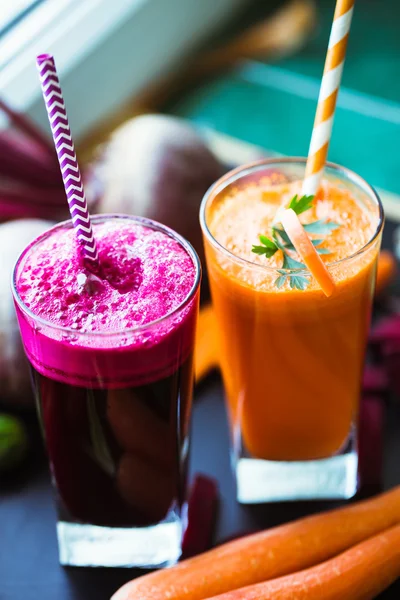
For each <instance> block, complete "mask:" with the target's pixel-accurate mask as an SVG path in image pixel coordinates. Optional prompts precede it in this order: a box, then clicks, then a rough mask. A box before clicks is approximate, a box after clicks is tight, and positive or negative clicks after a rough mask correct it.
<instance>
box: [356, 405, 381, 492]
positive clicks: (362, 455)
mask: <svg viewBox="0 0 400 600" xmlns="http://www.w3.org/2000/svg"><path fill="white" fill-rule="evenodd" d="M383 419H384V404H383V402H382V399H381V398H380V397H379V396H373V395H371V396H370V395H367V396H364V397H363V398H362V401H361V408H360V419H359V466H358V472H359V476H360V484H361V489H362V490H366V489H368V490H370V491H372V490H378V489H380V488H381V487H382V461H383Z"/></svg>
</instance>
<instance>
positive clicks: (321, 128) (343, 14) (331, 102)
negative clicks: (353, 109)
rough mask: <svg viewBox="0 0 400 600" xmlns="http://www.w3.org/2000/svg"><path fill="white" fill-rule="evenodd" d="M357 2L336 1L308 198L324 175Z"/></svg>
mask: <svg viewBox="0 0 400 600" xmlns="http://www.w3.org/2000/svg"><path fill="white" fill-rule="evenodd" d="M354 2H355V0H337V2H336V9H335V15H334V17H333V23H332V29H331V35H330V38H329V46H328V53H327V55H326V60H325V67H324V74H323V76H322V81H321V88H320V91H319V97H318V105H317V112H316V114H315V121H314V127H313V132H312V135H311V142H310V149H309V151H308V158H307V166H306V173H305V177H304V182H303V189H302V192H303V194H306V195H308V196H311V195H315V194H316V193H317V191H318V188H319V185H320V182H321V178H322V174H323V172H324V166H325V162H326V158H327V155H328V148H329V142H330V139H331V134H332V125H333V118H334V116H335V108H336V100H337V96H338V92H339V86H340V80H341V78H342V72H343V66H344V60H345V57H346V47H347V40H348V39H349V31H350V25H351V18H352V16H353V7H354Z"/></svg>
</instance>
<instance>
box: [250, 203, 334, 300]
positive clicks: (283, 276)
mask: <svg viewBox="0 0 400 600" xmlns="http://www.w3.org/2000/svg"><path fill="white" fill-rule="evenodd" d="M313 200H314V196H301V197H300V198H299V197H298V195H297V194H296V195H295V196H294V197H293V198H292V199H291V201H290V203H289V206H288V208H292V209H293V210H294V212H295V213H296V214H297V215H300V214H302V213H303V212H306V211H307V210H309V209H310V208H311V207H312V203H313ZM303 227H304V229H305V230H306V231H307V233H311V234H315V235H320V236H324V235H328V234H329V233H331V231H334V230H335V229H337V228H338V227H340V225H339V224H338V223H334V222H333V221H327V220H326V219H319V220H317V221H313V222H311V223H306V224H305V225H303ZM259 240H260V242H261V245H254V246H253V247H252V252H254V253H255V254H258V255H260V256H265V257H266V258H271V257H272V256H274V254H275V253H276V252H277V251H278V250H281V251H282V253H283V262H282V269H278V273H279V277H278V278H277V279H276V281H275V285H276V287H278V288H281V287H282V286H283V285H284V284H285V283H286V280H287V278H288V277H289V282H290V287H291V288H292V289H298V290H305V289H306V287H307V286H308V285H309V283H310V279H309V277H308V276H305V275H301V274H299V275H290V276H289V275H288V274H287V270H294V269H305V268H306V265H305V264H304V263H302V262H300V261H298V260H295V259H294V258H292V257H291V256H290V255H289V254H288V251H296V249H295V247H294V246H293V244H292V242H291V241H290V238H289V236H288V234H287V233H286V231H285V230H284V228H283V227H282V225H280V224H279V223H277V224H276V225H273V227H272V239H271V238H269V237H267V236H266V235H260V236H259ZM323 241H324V239H323V237H322V238H315V239H311V243H312V244H313V245H314V246H315V249H316V251H317V252H318V254H330V250H329V249H328V248H321V247H320V246H321V244H322V242H323Z"/></svg>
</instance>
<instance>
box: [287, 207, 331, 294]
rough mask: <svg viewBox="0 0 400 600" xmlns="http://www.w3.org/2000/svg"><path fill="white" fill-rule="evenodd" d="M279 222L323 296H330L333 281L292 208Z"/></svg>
mask: <svg viewBox="0 0 400 600" xmlns="http://www.w3.org/2000/svg"><path fill="white" fill-rule="evenodd" d="M281 223H282V225H283V227H284V229H285V231H286V233H287V234H288V236H289V239H290V241H291V242H292V244H293V246H294V247H295V248H296V250H297V253H298V255H299V256H300V258H301V260H302V261H303V262H304V264H305V265H306V267H307V268H308V270H309V271H310V273H311V274H312V275H313V276H314V277H315V279H316V280H317V281H318V283H319V285H320V286H321V288H322V291H323V292H324V294H325V296H331V295H332V292H333V291H334V289H335V282H334V281H333V279H332V276H331V274H330V273H329V271H328V269H327V268H326V266H325V264H324V263H323V262H322V260H321V257H320V255H319V254H318V252H317V251H316V249H315V248H314V246H313V244H312V243H311V240H310V238H309V237H308V235H307V232H306V230H305V229H304V227H303V225H302V224H301V223H300V220H299V217H298V216H297V215H296V213H295V212H294V210H293V209H291V208H288V209H287V210H285V211H284V212H283V213H282V215H281Z"/></svg>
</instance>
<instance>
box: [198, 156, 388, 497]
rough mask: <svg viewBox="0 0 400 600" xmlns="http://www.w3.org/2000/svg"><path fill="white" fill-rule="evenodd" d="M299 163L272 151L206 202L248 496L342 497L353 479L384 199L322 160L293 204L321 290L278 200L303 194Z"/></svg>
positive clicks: (227, 377) (242, 489) (238, 458)
mask: <svg viewBox="0 0 400 600" xmlns="http://www.w3.org/2000/svg"><path fill="white" fill-rule="evenodd" d="M305 164H306V161H305V159H290V158H289V159H273V160H266V161H262V162H260V163H256V164H252V165H249V166H244V167H241V168H239V169H236V170H234V171H232V172H231V173H228V175H226V176H225V177H223V178H222V179H220V180H219V181H217V183H216V184H215V185H214V186H213V187H212V188H211V189H210V190H209V191H208V193H207V195H206V197H205V198H204V200H203V204H202V207H201V225H202V229H203V234H204V241H205V249H206V260H207V267H208V273H209V278H210V286H211V293H212V300H213V305H214V309H215V313H216V317H217V322H218V329H219V339H220V357H221V365H222V373H223V378H224V383H225V390H226V397H227V405H228V412H229V417H230V424H231V434H232V435H231V437H232V458H233V463H234V468H235V472H236V479H237V494H238V499H239V501H240V502H244V503H252V502H268V501H277V500H295V499H314V498H349V497H350V496H352V495H354V494H355V492H356V490H357V466H358V457H357V419H358V407H359V397H360V387H361V375H362V370H363V363H364V354H365V348H366V341H367V333H368V327H369V323H370V314H371V304H372V296H373V291H374V284H375V271H376V264H377V257H378V252H379V247H380V242H381V233H382V225H383V213H382V205H381V202H380V200H379V198H378V196H377V194H376V192H375V191H374V190H373V189H372V188H371V187H370V186H369V185H368V184H367V183H366V182H365V181H364V180H363V179H362V178H361V177H359V176H358V175H356V174H355V173H352V172H351V171H349V170H347V169H344V168H342V167H339V166H337V165H333V164H327V166H326V168H325V175H324V179H323V182H322V186H321V189H320V191H319V192H318V194H317V196H316V197H315V198H313V199H312V200H311V201H310V200H309V201H308V202H309V204H310V206H309V208H307V209H306V210H304V211H303V212H301V213H300V212H299V218H300V220H301V221H302V223H303V225H304V226H305V228H306V231H307V233H308V235H309V237H310V239H312V241H313V244H314V246H315V248H316V249H317V250H318V252H319V254H320V257H321V259H322V260H323V262H324V263H325V265H326V266H327V268H328V271H329V272H330V274H331V277H332V278H333V281H334V283H335V289H334V291H333V293H332V294H331V295H330V296H329V297H327V296H326V295H325V294H324V292H323V291H322V289H321V288H320V286H319V285H318V283H317V281H316V280H315V279H314V277H313V276H312V275H311V273H310V272H309V271H308V270H307V269H306V268H305V265H304V264H301V258H300V257H299V255H298V254H297V253H296V251H295V249H294V247H293V245H292V244H291V241H290V239H289V237H288V236H287V234H285V231H284V230H283V229H282V225H281V223H280V220H279V211H282V209H283V208H287V207H288V205H289V204H290V203H291V201H292V199H293V198H294V197H295V195H296V194H297V195H298V197H297V200H296V199H295V200H294V203H295V204H296V202H297V201H298V200H299V199H300V197H301V196H302V194H301V187H302V180H303V179H304V171H305ZM305 204H306V205H307V201H306V203H305ZM306 205H304V204H303V205H302V206H303V208H306ZM299 208H300V206H299ZM281 214H282V213H281ZM260 235H262V236H265V237H267V238H268V239H269V240H270V242H272V244H271V243H269V242H267V241H266V240H265V238H264V240H263V241H264V242H265V243H266V244H267V245H266V246H265V245H264V246H263V243H262V242H261V241H260ZM253 246H258V248H253ZM257 252H259V253H257Z"/></svg>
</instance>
